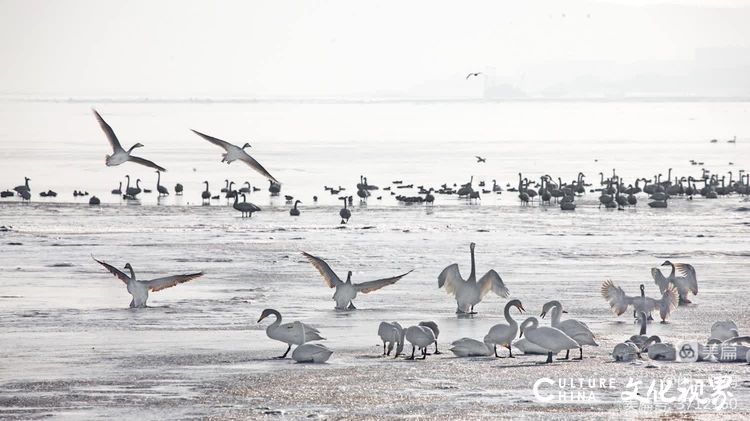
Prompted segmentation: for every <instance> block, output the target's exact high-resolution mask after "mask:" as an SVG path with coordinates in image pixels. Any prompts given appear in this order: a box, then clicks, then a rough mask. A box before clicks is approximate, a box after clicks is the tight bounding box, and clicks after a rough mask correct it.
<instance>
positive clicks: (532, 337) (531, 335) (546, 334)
mask: <svg viewBox="0 0 750 421" xmlns="http://www.w3.org/2000/svg"><path fill="white" fill-rule="evenodd" d="M520 330H521V336H523V335H526V338H527V339H528V340H529V342H532V343H534V344H536V345H539V346H540V347H542V348H544V349H546V350H547V360H546V361H545V362H544V363H545V364H547V363H551V362H552V354H557V353H558V352H560V351H562V350H571V349H576V348H578V347H579V345H578V342H576V341H574V340H573V339H572V338H571V337H570V336H568V335H566V334H565V333H564V332H563V331H562V330H559V329H555V328H554V327H547V326H541V327H540V326H539V321H538V320H537V319H536V317H529V318H528V319H526V320H524V321H523V323H521V327H520Z"/></svg>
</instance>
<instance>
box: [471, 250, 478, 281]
mask: <svg viewBox="0 0 750 421" xmlns="http://www.w3.org/2000/svg"><path fill="white" fill-rule="evenodd" d="M470 251H471V273H470V274H469V279H472V280H473V279H475V278H476V275H477V273H476V265H475V262H474V249H473V248H472V249H471V250H470Z"/></svg>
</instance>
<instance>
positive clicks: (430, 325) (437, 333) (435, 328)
mask: <svg viewBox="0 0 750 421" xmlns="http://www.w3.org/2000/svg"><path fill="white" fill-rule="evenodd" d="M365 180H367V179H366V178H365ZM418 326H422V327H426V328H429V329H430V330H432V334H433V335H435V352H434V354H435V355H438V354H442V353H441V352H440V351H438V343H437V341H438V336H440V328H438V325H437V323H435V322H433V321H432V320H427V321H422V322H419V324H418Z"/></svg>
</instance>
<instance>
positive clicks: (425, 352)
mask: <svg viewBox="0 0 750 421" xmlns="http://www.w3.org/2000/svg"><path fill="white" fill-rule="evenodd" d="M422 359H423V360H426V359H427V347H424V348H422Z"/></svg>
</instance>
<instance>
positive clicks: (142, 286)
mask: <svg viewBox="0 0 750 421" xmlns="http://www.w3.org/2000/svg"><path fill="white" fill-rule="evenodd" d="M92 258H93V259H94V261H96V262H97V263H99V264H100V265H102V266H104V267H105V268H106V269H107V270H108V271H109V272H110V273H111V274H113V275H115V276H116V277H117V278H118V279H120V280H121V281H122V282H123V283H124V284H125V285H126V286H127V288H128V292H129V293H130V295H132V296H133V299H132V300H131V301H130V308H145V307H146V301H147V300H148V292H149V291H152V292H156V291H161V290H163V289H166V288H169V287H173V286H175V285H177V284H181V283H183V282H187V281H190V280H193V279H195V278H199V277H201V276H203V272H197V273H190V274H186V275H172V276H165V277H163V278H156V279H151V280H147V281H141V280H137V279H136V278H135V271H133V266H131V265H130V263H126V264H125V269H128V270H130V276H128V275H127V274H126V273H125V272H123V271H121V270H120V269H117V268H116V267H114V266H112V265H110V264H109V263H105V262H102V261H101V260H97V259H96V258H95V257H93V256H92Z"/></svg>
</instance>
